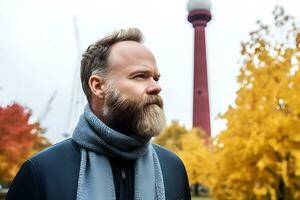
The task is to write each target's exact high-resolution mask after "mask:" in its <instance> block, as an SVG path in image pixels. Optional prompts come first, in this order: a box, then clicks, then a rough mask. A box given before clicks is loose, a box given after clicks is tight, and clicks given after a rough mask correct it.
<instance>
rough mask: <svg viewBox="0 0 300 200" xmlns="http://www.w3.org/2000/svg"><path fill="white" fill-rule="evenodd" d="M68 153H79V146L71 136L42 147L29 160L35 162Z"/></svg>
mask: <svg viewBox="0 0 300 200" xmlns="http://www.w3.org/2000/svg"><path fill="white" fill-rule="evenodd" d="M69 154H75V155H76V154H78V155H80V148H79V147H78V145H77V144H76V143H75V142H74V141H73V140H72V139H71V138H70V139H66V140H64V141H61V142H59V143H56V144H54V145H52V146H50V147H48V148H46V149H44V150H43V151H41V152H39V153H37V154H36V155H34V156H33V157H32V158H30V160H31V161H32V162H34V163H35V162H39V161H43V160H49V159H55V158H60V157H64V156H66V155H69Z"/></svg>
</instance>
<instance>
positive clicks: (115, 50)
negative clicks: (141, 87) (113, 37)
mask: <svg viewBox="0 0 300 200" xmlns="http://www.w3.org/2000/svg"><path fill="white" fill-rule="evenodd" d="M109 65H110V67H111V70H116V69H117V70H130V69H133V68H148V69H151V70H154V71H155V72H158V69H157V66H156V61H155V58H154V56H153V54H152V52H151V51H150V50H149V49H148V48H147V47H145V46H144V45H143V44H141V43H139V42H135V41H122V42H118V43H116V44H114V45H113V46H112V48H111V52H110V55H109Z"/></svg>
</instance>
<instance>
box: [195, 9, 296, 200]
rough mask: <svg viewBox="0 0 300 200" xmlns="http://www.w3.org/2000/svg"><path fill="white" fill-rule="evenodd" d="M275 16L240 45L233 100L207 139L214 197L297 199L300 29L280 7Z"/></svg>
mask: <svg viewBox="0 0 300 200" xmlns="http://www.w3.org/2000/svg"><path fill="white" fill-rule="evenodd" d="M273 15H274V25H270V26H267V25H264V24H263V23H262V22H260V21H258V22H257V25H258V29H257V30H255V31H253V32H251V33H250V39H249V40H248V41H247V42H245V43H243V44H242V51H241V54H242V57H243V63H242V68H241V70H240V74H239V76H238V83H239V85H240V87H239V90H238V92H237V98H236V101H235V105H234V106H231V107H229V109H228V110H227V112H226V113H225V114H224V115H222V116H221V117H222V118H223V119H225V120H226V121H227V128H226V129H225V130H224V131H222V132H221V133H220V134H219V135H218V137H216V138H213V139H212V143H211V144H210V145H211V147H212V148H211V149H210V151H209V153H210V155H211V160H212V163H213V167H210V166H211V165H208V164H207V163H206V162H203V164H205V165H206V164H207V165H208V166H207V168H206V169H207V170H208V171H210V172H211V173H210V174H213V176H208V175H207V176H206V175H205V174H204V176H206V178H205V177H204V178H203V183H204V184H206V185H208V186H209V188H210V190H211V192H212V195H213V197H214V199H217V200H218V199H220V200H227V199H246V200H247V199H249V200H260V199H261V200H277V199H279V200H291V199H300V70H299V66H300V63H299V62H300V34H299V30H300V29H299V26H298V25H297V23H296V20H295V19H294V18H293V17H292V16H289V15H287V14H285V12H284V10H283V8H281V7H276V9H275V10H274V12H273ZM199 162H201V159H200V160H199Z"/></svg>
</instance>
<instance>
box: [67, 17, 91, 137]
mask: <svg viewBox="0 0 300 200" xmlns="http://www.w3.org/2000/svg"><path fill="white" fill-rule="evenodd" d="M73 24H74V35H75V42H76V48H77V59H76V67H75V71H74V77H73V84H72V94H71V98H70V104H69V110H68V117H67V128H66V130H67V132H66V133H63V136H64V137H69V136H70V134H71V133H72V132H73V128H74V125H75V122H77V121H78V117H79V114H80V113H81V112H82V110H83V107H84V105H85V103H86V100H85V98H84V95H83V93H82V90H81V84H80V76H79V71H80V70H79V68H80V65H79V64H80V60H81V46H80V37H79V31H78V23H77V19H76V17H73Z"/></svg>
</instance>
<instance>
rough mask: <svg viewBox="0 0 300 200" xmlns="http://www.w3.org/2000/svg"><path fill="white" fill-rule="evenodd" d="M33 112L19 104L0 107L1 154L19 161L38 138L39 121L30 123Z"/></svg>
mask: <svg viewBox="0 0 300 200" xmlns="http://www.w3.org/2000/svg"><path fill="white" fill-rule="evenodd" d="M30 116H31V112H30V111H29V110H28V109H25V108H24V107H22V106H21V105H19V104H16V103H15V104H12V105H8V106H6V107H0V154H2V155H4V156H5V157H6V158H10V160H11V161H13V162H18V161H20V159H23V158H24V157H26V156H27V155H28V152H29V151H30V149H32V148H33V145H34V144H35V143H36V141H37V140H38V132H39V130H40V127H39V124H38V123H33V124H31V123H29V118H30Z"/></svg>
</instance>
